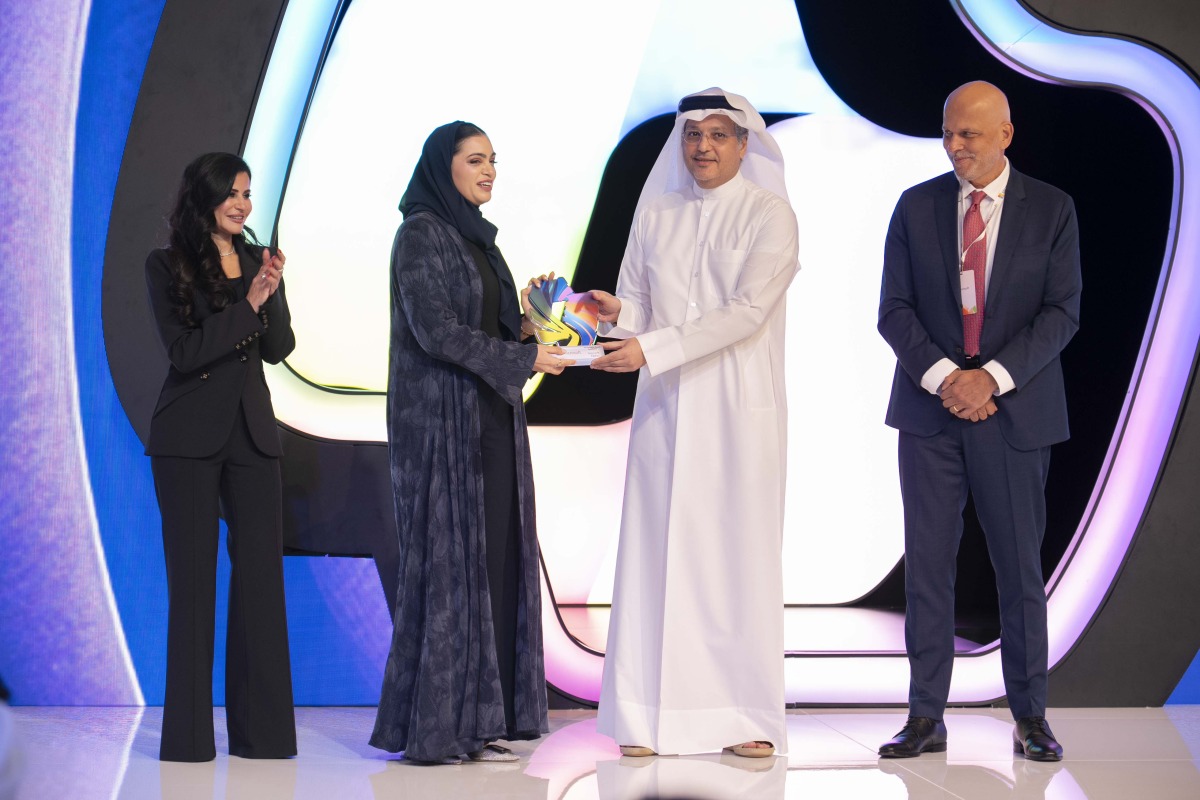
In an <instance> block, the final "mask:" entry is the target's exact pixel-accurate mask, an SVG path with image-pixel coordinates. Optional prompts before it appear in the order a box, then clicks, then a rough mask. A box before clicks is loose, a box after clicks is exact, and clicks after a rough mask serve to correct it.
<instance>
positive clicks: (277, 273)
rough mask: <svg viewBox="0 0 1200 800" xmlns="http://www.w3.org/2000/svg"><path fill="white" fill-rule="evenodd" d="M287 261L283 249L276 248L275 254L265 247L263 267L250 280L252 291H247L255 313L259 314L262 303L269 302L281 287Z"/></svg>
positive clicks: (247, 296)
mask: <svg viewBox="0 0 1200 800" xmlns="http://www.w3.org/2000/svg"><path fill="white" fill-rule="evenodd" d="M285 261H287V257H286V256H284V254H283V251H282V250H279V249H276V250H275V254H274V255H271V249H270V248H269V247H264V248H263V251H262V267H260V268H259V270H258V274H257V275H255V276H254V280H253V281H251V282H250V291H248V292H246V300H248V301H249V302H250V307H251V308H253V309H254V313H256V314H257V313H258V310H259V309H260V308H262V304H263V303H265V302H267V300H268V299H270V297H271V295H273V294H275V290H276V289H278V288H279V281H281V280H282V279H283V264H284V262H285Z"/></svg>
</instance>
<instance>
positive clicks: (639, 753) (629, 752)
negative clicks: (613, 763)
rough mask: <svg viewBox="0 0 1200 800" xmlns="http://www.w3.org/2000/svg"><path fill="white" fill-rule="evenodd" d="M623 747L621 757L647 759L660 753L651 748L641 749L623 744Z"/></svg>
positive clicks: (633, 745)
mask: <svg viewBox="0 0 1200 800" xmlns="http://www.w3.org/2000/svg"><path fill="white" fill-rule="evenodd" d="M620 747H621V755H623V756H632V757H633V758H646V757H647V756H656V755H658V753H656V752H654V751H653V750H651V749H650V748H649V747H639V746H638V745H635V744H623V745H620Z"/></svg>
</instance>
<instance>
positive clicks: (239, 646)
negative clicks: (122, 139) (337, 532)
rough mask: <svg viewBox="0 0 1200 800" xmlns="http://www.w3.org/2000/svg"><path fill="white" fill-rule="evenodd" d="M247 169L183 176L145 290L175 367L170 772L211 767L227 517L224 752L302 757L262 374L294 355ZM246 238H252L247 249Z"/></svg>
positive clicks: (200, 166)
mask: <svg viewBox="0 0 1200 800" xmlns="http://www.w3.org/2000/svg"><path fill="white" fill-rule="evenodd" d="M250 210H251V203H250V168H249V167H248V166H246V162H244V161H243V160H242V159H240V158H238V157H237V156H235V155H231V154H229V153H208V154H206V155H203V156H200V157H199V158H197V159H196V160H195V161H193V162H192V163H191V164H189V165H188V166H187V169H185V170H184V173H183V181H182V184H181V185H180V188H179V195H178V197H177V199H176V202H175V208H174V211H173V212H172V213H171V217H170V220H169V228H170V245H169V246H168V247H166V248H164V249H159V250H154V251H153V252H152V253H150V256H149V258H147V259H146V284H147V288H148V291H149V300H150V307H151V309H152V311H153V312H154V318H155V322H156V323H157V327H158V333H159V336H160V338H161V339H162V343H163V346H164V347H165V348H166V352H167V359H168V360H169V362H170V370H169V372H168V374H167V378H166V381H165V382H164V383H163V388H162V392H161V394H160V395H159V399H158V405H157V407H156V408H155V410H154V417H153V419H152V421H151V423H150V440H149V443H148V444H147V446H146V454H147V455H149V456H150V463H151V468H152V470H153V472H154V488H155V492H156V494H157V496H158V507H159V510H160V512H161V513H162V533H163V550H164V551H165V554H166V563H167V587H168V595H169V603H170V611H169V616H168V623H167V687H166V699H165V702H164V704H163V722H162V742H161V746H160V750H159V758H161V759H162V760H163V761H210V760H212V759H213V758H215V757H216V747H215V744H214V740H213V719H212V667H213V616H214V605H215V599H216V598H215V590H216V574H217V540H218V530H219V528H218V525H219V523H218V512H221V513H223V515H224V517H225V520H226V522H227V523H228V527H229V533H228V541H227V546H228V550H229V558H230V561H231V563H232V567H233V570H232V576H231V579H230V586H229V622H228V629H227V634H228V635H227V638H228V644H227V648H226V662H225V699H226V721H227V727H228V730H229V752H230V753H231V754H233V755H237V756H242V757H243V758H287V757H289V756H293V755H295V754H296V724H295V718H294V714H293V709H292V682H291V667H290V664H289V661H288V643H287V618H286V612H285V607H284V593H283V557H282V548H283V544H282V503H281V488H280V479H279V455H280V447H279V436H278V433H277V430H276V424H275V412H274V410H273V409H272V408H271V395H270V392H269V391H268V389H267V383H266V378H265V376H264V375H263V367H262V362H263V361H266V362H268V363H271V364H276V363H279V362H280V361H281V360H282V359H283V358H284V357H286V356H287V355H288V354H289V353H291V351H292V349H293V348H294V347H295V345H296V340H295V337H294V336H293V335H292V329H291V319H290V316H289V314H288V307H287V300H286V299H285V298H284V292H283V282H282V274H283V263H284V256H283V254H282V253H280V252H278V251H275V252H272V251H271V250H270V249H269V248H265V247H262V246H260V245H257V244H255V243H253V236H254V234H253V232H252V231H250V230H249V229H248V228H246V227H245V224H246V217H248V216H249V214H250ZM247 233H248V234H249V239H248V238H247Z"/></svg>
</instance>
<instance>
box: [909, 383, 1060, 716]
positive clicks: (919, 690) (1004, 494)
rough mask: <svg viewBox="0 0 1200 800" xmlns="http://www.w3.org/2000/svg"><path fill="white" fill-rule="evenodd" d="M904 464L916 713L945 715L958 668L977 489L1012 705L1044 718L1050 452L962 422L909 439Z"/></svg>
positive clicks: (990, 426)
mask: <svg viewBox="0 0 1200 800" xmlns="http://www.w3.org/2000/svg"><path fill="white" fill-rule="evenodd" d="M1001 403H1002V400H1001ZM947 413H949V412H947ZM999 413H1000V414H1003V413H1004V410H1003V407H1001V410H1000V412H999ZM899 460H900V489H901V494H902V495H903V498H904V553H905V567H904V579H905V593H906V596H907V601H908V609H907V613H906V616H905V630H904V633H905V642H906V645H907V648H908V660H909V667H910V669H911V675H910V683H909V713H910V714H912V715H913V716H920V717H932V718H934V719H941V718H942V714H943V711H944V709H945V707H946V698H947V696H948V694H949V691H950V673H951V669H952V667H953V662H954V580H955V572H956V564H957V556H958V547H959V542H960V541H961V539H962V532H963V517H962V515H963V509H964V507H965V506H966V501H967V493H968V491H969V492H970V493H971V496H972V497H973V498H974V500H975V509H976V513H977V514H978V517H979V522H980V525H981V527H982V528H983V532H984V536H985V538H986V540H987V547H988V553H989V555H990V556H991V561H992V566H993V568H994V569H995V572H996V583H997V590H998V592H999V598H1000V625H1001V634H1000V651H1001V663H1002V665H1003V671H1004V687H1005V691H1006V693H1007V695H1008V701H1009V705H1010V707H1011V708H1012V713H1013V716H1014V717H1016V718H1020V717H1028V716H1043V715H1044V714H1045V708H1046V673H1047V636H1046V587H1045V581H1044V580H1043V579H1042V566H1041V546H1042V537H1043V535H1044V533H1045V529H1046V499H1045V486H1046V475H1047V472H1048V471H1049V467H1050V448H1049V447H1042V448H1037V449H1034V450H1017V449H1015V448H1013V447H1012V446H1010V445H1009V444H1008V443H1007V442H1006V441H1005V439H1004V436H1003V435H1002V432H1001V428H1000V424H999V420H998V419H997V418H996V417H991V418H989V419H987V420H984V421H983V422H976V423H972V422H967V421H964V420H959V419H955V420H953V421H952V422H951V423H950V424H949V425H947V426H946V428H945V429H944V430H943V431H942V432H941V433H938V434H935V435H933V436H928V437H921V436H916V435H914V434H910V433H903V432H901V433H900V440H899Z"/></svg>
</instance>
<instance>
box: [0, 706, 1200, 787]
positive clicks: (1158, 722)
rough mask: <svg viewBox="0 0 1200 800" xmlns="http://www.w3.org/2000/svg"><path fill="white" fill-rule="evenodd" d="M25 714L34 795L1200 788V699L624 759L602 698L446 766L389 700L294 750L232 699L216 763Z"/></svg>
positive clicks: (311, 711) (151, 738)
mask: <svg viewBox="0 0 1200 800" xmlns="http://www.w3.org/2000/svg"><path fill="white" fill-rule="evenodd" d="M11 714H12V717H13V718H14V719H15V726H14V731H15V736H14V737H13V738H14V740H15V743H16V746H17V750H18V752H17V753H16V754H15V755H16V758H17V761H16V763H15V765H10V768H11V767H12V766H15V768H16V770H17V771H19V775H20V777H19V783H18V787H19V788H18V789H17V790H16V792H15V794H16V797H18V798H21V799H22V800H24V798H29V800H47V799H49V798H74V799H84V798H138V799H139V800H140V799H141V798H171V799H172V800H201V798H203V799H204V800H207V799H208V798H246V799H247V800H249V799H250V798H253V799H254V800H259V799H260V798H261V799H263V800H271V799H272V798H297V799H298V800H308V799H309V798H322V800H324V799H325V798H337V799H338V800H355V799H356V798H371V799H373V800H376V799H378V800H382V798H388V799H389V800H398V799H400V798H404V799H408V798H418V799H419V798H439V799H440V798H506V799H507V798H511V799H512V800H525V798H537V800H568V799H569V800H592V798H605V799H606V800H607V798H613V799H614V800H626V799H627V798H628V800H647V799H648V798H675V799H676V800H684V799H685V798H687V799H689V800H708V799H709V798H712V799H713V800H729V799H730V798H754V800H776V799H777V798H778V799H782V798H871V799H872V800H876V799H878V800H887V799H888V798H956V797H957V798H970V799H971V800H986V798H1010V797H1012V798H1017V797H1019V798H1056V799H1059V798H1062V799H1063V800H1066V799H1067V798H1070V800H1077V799H1078V798H1091V799H1092V800H1096V799H1097V798H1114V799H1115V798H1122V799H1124V798H1154V800H1171V799H1173V798H1200V770H1198V768H1197V764H1198V763H1200V706H1171V707H1168V708H1166V709H1161V708H1157V709H1155V708H1152V709H1102V708H1096V709H1090V708H1076V709H1053V710H1052V711H1051V713H1050V714H1049V720H1050V723H1051V726H1052V727H1053V729H1054V732H1055V733H1056V734H1057V736H1058V737H1059V740H1060V741H1061V742H1062V743H1063V746H1064V748H1065V750H1066V758H1065V759H1064V760H1063V761H1062V762H1060V763H1058V764H1039V763H1034V762H1027V761H1025V760H1024V759H1023V758H1021V757H1020V756H1016V755H1014V754H1013V753H1012V747H1011V731H1012V722H1011V719H1010V718H1009V717H1008V712H1007V711H1006V710H1004V709H959V710H952V711H950V712H948V714H947V720H946V722H947V726H948V727H949V730H950V741H949V748H948V749H947V751H946V752H945V753H939V754H927V755H924V756H921V757H920V758H915V759H907V760H891V761H887V760H880V759H878V758H877V757H876V755H875V748H876V747H878V745H879V744H880V743H881V742H883V741H885V740H886V739H888V738H890V737H891V736H892V734H894V733H895V732H896V731H897V730H899V728H900V726H901V725H902V724H903V723H904V715H903V712H902V711H900V710H880V709H861V710H860V709H855V710H837V709H808V710H800V711H790V712H788V747H789V753H788V755H787V756H786V757H775V758H770V759H761V760H760V759H743V758H738V757H736V756H732V755H719V754H716V753H713V754H708V755H699V756H687V757H660V758H650V759H631V758H622V757H620V755H619V753H618V751H617V748H616V747H615V746H614V745H613V743H612V742H611V741H610V740H609V739H607V738H605V737H603V736H600V735H598V734H597V733H596V730H595V712H594V711H552V712H551V717H550V727H551V733H550V734H549V735H548V736H546V737H544V738H542V739H541V740H539V741H536V742H518V743H515V744H514V745H513V749H514V750H515V751H516V752H518V753H519V754H520V757H521V758H520V761H519V762H518V763H515V764H476V763H466V764H463V765H461V766H438V767H423V766H417V765H414V764H411V763H408V762H405V761H403V760H397V757H396V756H393V755H390V754H387V753H382V752H380V751H377V750H375V749H373V748H371V747H370V746H368V745H367V743H366V741H367V737H368V736H369V735H370V733H371V727H372V724H373V722H374V716H375V712H374V709H373V708H300V709H297V712H296V719H297V723H298V726H299V745H300V755H299V756H298V757H296V758H294V759H291V760H287V761H251V760H245V759H241V758H235V757H229V756H228V755H226V754H225V752H224V751H225V747H226V742H225V735H224V729H225V720H224V709H218V710H217V712H216V718H217V719H216V723H217V750H218V753H220V755H218V756H217V759H216V761H213V762H209V763H206V764H169V763H161V762H159V761H158V760H157V753H158V735H159V733H158V732H159V724H160V721H161V716H162V710H161V709H159V708H147V709H137V708H32V707H21V708H14V709H11ZM9 774H11V771H10V772H9ZM3 792H4V790H3V784H2V783H0V794H3ZM0 800H8V798H4V797H0Z"/></svg>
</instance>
